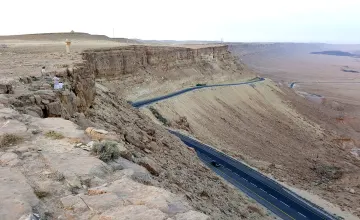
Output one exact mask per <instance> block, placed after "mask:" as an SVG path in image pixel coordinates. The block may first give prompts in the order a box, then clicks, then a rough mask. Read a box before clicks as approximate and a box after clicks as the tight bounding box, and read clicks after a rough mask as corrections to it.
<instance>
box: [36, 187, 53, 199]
mask: <svg viewBox="0 0 360 220" xmlns="http://www.w3.org/2000/svg"><path fill="white" fill-rule="evenodd" d="M34 193H35V195H36V196H37V197H38V198H39V199H42V198H45V197H47V196H49V195H50V193H49V192H45V191H42V190H39V189H35V190H34Z"/></svg>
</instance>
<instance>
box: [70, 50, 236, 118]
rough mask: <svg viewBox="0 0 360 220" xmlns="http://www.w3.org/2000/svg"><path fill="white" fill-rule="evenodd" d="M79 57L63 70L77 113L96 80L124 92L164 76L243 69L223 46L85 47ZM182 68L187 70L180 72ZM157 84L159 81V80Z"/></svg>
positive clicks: (85, 104) (91, 94) (84, 106)
mask: <svg viewBox="0 0 360 220" xmlns="http://www.w3.org/2000/svg"><path fill="white" fill-rule="evenodd" d="M83 60H84V62H83V63H81V64H77V65H76V67H74V68H73V69H69V70H68V71H67V78H68V80H69V81H70V84H71V87H72V90H73V92H74V93H75V94H76V96H77V97H78V102H77V103H76V104H77V107H78V109H79V111H81V112H84V111H86V109H87V108H89V107H90V106H91V103H92V102H93V100H94V97H95V81H96V80H97V79H99V80H103V81H106V82H107V83H108V84H109V83H113V84H111V85H107V87H108V88H116V89H117V91H118V92H121V93H122V94H124V92H125V91H130V90H131V88H132V87H134V86H139V85H141V84H142V83H144V84H146V85H144V86H142V87H144V88H145V87H146V86H148V85H149V81H153V82H155V81H156V82H157V81H158V80H159V79H162V80H163V79H164V78H166V77H169V80H171V79H174V78H177V79H178V78H181V77H184V78H186V77H194V76H196V75H198V74H200V75H201V76H203V75H204V74H205V75H208V76H211V75H215V74H218V72H221V71H225V70H226V71H228V70H229V69H231V70H232V73H235V72H236V74H239V72H240V71H241V70H242V69H243V66H241V65H239V64H238V63H236V62H235V58H234V57H232V55H231V54H230V52H229V51H228V48H227V46H225V45H223V46H213V47H203V48H185V47H158V46H140V45H136V46H126V47H119V48H110V49H98V50H87V51H84V53H83ZM184 70H189V71H188V72H185V73H183V72H181V71H184ZM190 70H191V71H190ZM230 72H231V71H230ZM209 78H210V77H209ZM114 82H115V84H114ZM160 84H163V82H159V85H160ZM128 87H129V88H128ZM153 87H157V86H156V85H154V86H153Z"/></svg>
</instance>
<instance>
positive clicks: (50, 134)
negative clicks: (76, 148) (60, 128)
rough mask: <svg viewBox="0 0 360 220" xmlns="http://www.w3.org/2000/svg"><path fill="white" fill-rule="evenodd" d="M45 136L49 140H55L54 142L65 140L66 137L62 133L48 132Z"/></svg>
mask: <svg viewBox="0 0 360 220" xmlns="http://www.w3.org/2000/svg"><path fill="white" fill-rule="evenodd" d="M45 136H46V137H47V138H50V139H53V140H58V139H63V138H64V135H62V134H61V133H59V132H56V131H49V132H46V134H45Z"/></svg>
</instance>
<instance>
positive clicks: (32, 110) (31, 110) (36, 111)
mask: <svg viewBox="0 0 360 220" xmlns="http://www.w3.org/2000/svg"><path fill="white" fill-rule="evenodd" d="M25 112H26V114H28V115H31V116H33V117H44V114H43V111H42V109H41V108H40V107H39V106H37V105H32V106H28V107H26V110H25Z"/></svg>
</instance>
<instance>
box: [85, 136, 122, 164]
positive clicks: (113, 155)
mask: <svg viewBox="0 0 360 220" xmlns="http://www.w3.org/2000/svg"><path fill="white" fill-rule="evenodd" d="M117 145H118V143H116V142H114V141H102V142H99V143H95V144H94V145H93V147H92V149H91V153H92V154H93V155H96V156H98V157H99V159H100V160H102V161H104V162H108V161H110V160H114V159H117V158H118V157H119V156H120V150H119V148H118V146H117Z"/></svg>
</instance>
